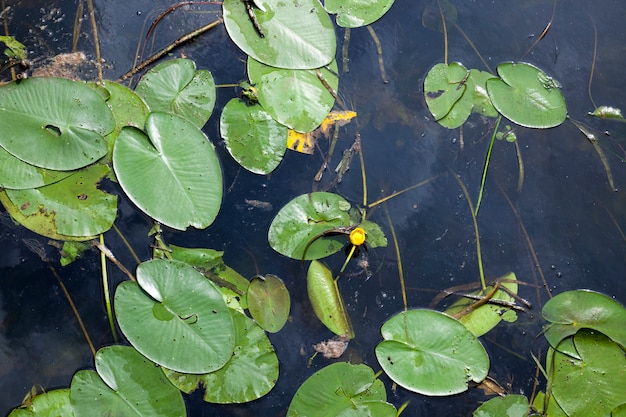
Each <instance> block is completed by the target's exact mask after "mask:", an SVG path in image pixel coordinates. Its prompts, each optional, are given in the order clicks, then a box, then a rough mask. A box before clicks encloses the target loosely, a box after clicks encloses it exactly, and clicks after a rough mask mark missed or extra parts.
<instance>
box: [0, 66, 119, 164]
mask: <svg viewBox="0 0 626 417" xmlns="http://www.w3.org/2000/svg"><path fill="white" fill-rule="evenodd" d="M0 103H2V104H0V132H1V133H0V146H2V147H3V148H4V149H6V150H7V151H8V152H9V153H11V154H12V155H14V156H16V157H18V158H19V159H21V160H23V161H25V162H27V163H29V164H31V165H35V166H38V167H41V168H47V169H53V170H60V171H69V170H74V169H78V168H82V167H84V166H86V165H89V164H92V163H94V162H96V161H97V160H98V159H100V158H102V157H103V156H104V155H106V153H107V142H106V140H105V138H104V136H105V135H106V134H108V133H109V132H111V131H112V130H113V128H114V126H115V120H114V118H113V115H112V113H111V110H109V107H108V106H107V105H106V103H105V100H104V99H103V98H102V97H101V96H100V95H99V94H98V93H97V92H95V91H94V90H93V89H92V88H90V87H88V86H87V85H86V84H85V83H82V82H77V81H70V80H66V79H62V78H29V79H25V80H21V81H19V82H12V83H9V84H7V85H5V86H3V87H1V88H0Z"/></svg>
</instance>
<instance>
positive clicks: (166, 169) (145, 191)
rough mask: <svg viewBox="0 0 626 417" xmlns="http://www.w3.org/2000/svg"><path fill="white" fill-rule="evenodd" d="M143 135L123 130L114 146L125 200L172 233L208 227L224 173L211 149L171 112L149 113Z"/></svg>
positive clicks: (219, 196)
mask: <svg viewBox="0 0 626 417" xmlns="http://www.w3.org/2000/svg"><path fill="white" fill-rule="evenodd" d="M146 132H147V135H146V134H145V133H143V132H142V131H140V130H138V129H136V128H133V127H127V128H124V129H123V130H122V132H121V133H120V135H119V137H118V138H117V140H116V141H115V147H114V149H113V167H114V169H115V174H116V175H117V178H118V180H119V182H120V185H121V186H122V189H124V192H125V193H126V194H128V197H129V198H130V199H131V200H132V201H133V202H134V203H135V204H136V205H137V207H138V208H139V209H140V210H142V211H143V212H144V213H146V214H148V215H149V216H151V217H152V218H154V219H155V220H157V221H159V222H161V223H163V224H165V225H166V226H169V227H172V228H174V229H179V230H184V229H186V228H187V226H194V227H196V228H206V227H208V226H209V225H210V224H211V223H213V220H215V217H216V216H217V213H218V211H219V207H220V204H221V200H222V171H221V168H220V165H219V161H218V160H217V156H216V154H215V150H214V148H213V145H211V143H210V142H209V140H208V139H207V137H206V136H205V135H204V133H202V131H200V130H199V129H198V128H197V127H195V126H194V125H192V124H191V123H190V122H188V121H187V120H186V119H183V118H182V117H180V116H177V115H175V114H171V113H160V112H153V113H150V115H149V116H148V119H147V122H146Z"/></svg>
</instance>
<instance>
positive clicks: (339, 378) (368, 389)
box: [287, 362, 393, 417]
mask: <svg viewBox="0 0 626 417" xmlns="http://www.w3.org/2000/svg"><path fill="white" fill-rule="evenodd" d="M386 401H387V394H386V392H385V387H384V385H383V383H382V382H381V381H380V380H379V379H376V377H375V375H374V371H373V370H372V368H370V367H369V366H367V365H351V364H349V363H346V362H337V363H334V364H332V365H329V366H327V367H325V368H323V369H320V370H319V371H317V372H316V373H314V374H313V375H311V376H310V377H309V378H308V379H307V380H306V381H304V383H303V384H302V385H301V386H300V388H298V391H296V394H295V395H294V397H293V399H292V400H291V404H289V410H288V411H287V417H297V416H308V417H328V416H339V415H342V416H343V415H344V414H342V413H345V412H348V410H351V409H354V408H355V407H360V406H365V408H368V407H367V405H368V404H372V403H385V402H386ZM375 407H377V406H376V405H375ZM345 415H346V416H352V415H354V416H356V415H359V416H367V415H370V414H367V413H366V412H363V413H361V414H345ZM372 415H377V416H381V417H387V414H372ZM390 416H393V414H391V415H390Z"/></svg>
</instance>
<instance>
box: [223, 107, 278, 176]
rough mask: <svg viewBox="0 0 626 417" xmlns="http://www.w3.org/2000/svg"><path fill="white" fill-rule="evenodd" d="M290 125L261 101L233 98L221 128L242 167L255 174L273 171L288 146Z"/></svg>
mask: <svg viewBox="0 0 626 417" xmlns="http://www.w3.org/2000/svg"><path fill="white" fill-rule="evenodd" d="M287 131H288V129H287V127H286V126H284V125H282V124H280V123H278V122H277V121H275V120H274V119H273V118H272V116H270V115H269V114H268V113H267V112H266V111H265V110H264V109H263V107H261V106H260V105H258V104H257V105H253V106H250V105H247V104H246V103H245V102H244V101H243V100H240V99H238V98H234V99H231V100H230V101H229V102H228V103H226V106H224V110H222V115H221V116H220V132H221V134H222V138H223V139H224V142H225V143H226V149H228V152H230V154H231V155H232V157H233V158H234V159H235V161H237V162H238V163H239V164H240V165H241V166H242V167H244V168H245V169H247V170H248V171H250V172H254V173H255V174H269V173H270V172H272V171H273V170H274V169H275V168H276V167H277V166H278V165H279V164H280V161H282V160H283V155H284V154H285V151H286V150H287Z"/></svg>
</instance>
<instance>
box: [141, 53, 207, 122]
mask: <svg viewBox="0 0 626 417" xmlns="http://www.w3.org/2000/svg"><path fill="white" fill-rule="evenodd" d="M135 91H136V92H137V94H139V95H140V96H141V97H142V98H143V99H144V100H145V101H146V103H147V104H148V107H150V111H153V112H154V111H160V112H166V113H174V114H177V115H179V116H182V117H184V118H185V119H187V120H189V121H190V122H192V123H193V124H194V125H195V126H196V127H198V128H199V129H200V128H202V127H203V126H204V124H205V123H206V122H207V120H209V117H210V116H211V113H212V112H213V106H214V105H215V97H216V92H215V81H213V76H212V75H211V73H210V72H209V71H207V70H199V71H197V70H196V64H195V63H194V62H193V61H192V60H190V59H172V60H169V61H165V62H163V63H161V64H159V65H157V66H155V67H154V68H152V69H151V70H150V71H148V72H147V73H146V74H145V75H144V76H143V77H142V78H141V81H139V84H137V88H136V89H135Z"/></svg>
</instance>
